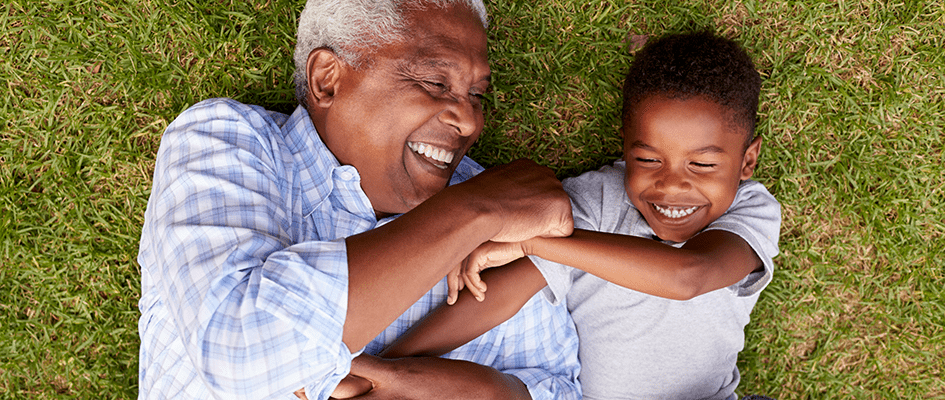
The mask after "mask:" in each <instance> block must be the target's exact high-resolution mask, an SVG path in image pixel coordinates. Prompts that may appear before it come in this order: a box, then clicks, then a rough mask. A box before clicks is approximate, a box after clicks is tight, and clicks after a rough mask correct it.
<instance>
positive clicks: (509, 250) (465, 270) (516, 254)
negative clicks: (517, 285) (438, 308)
mask: <svg viewBox="0 0 945 400" xmlns="http://www.w3.org/2000/svg"><path fill="white" fill-rule="evenodd" d="M526 243H527V242H485V243H483V244H482V245H480V246H479V247H478V248H476V250H473V251H472V253H470V254H469V256H468V257H466V259H465V260H463V265H462V267H461V269H462V271H461V274H460V275H461V277H462V281H463V282H464V283H465V286H466V287H467V288H469V292H470V293H472V294H473V296H475V297H476V300H479V301H482V300H484V299H485V298H486V294H485V292H486V289H487V285H486V283H485V282H483V281H482V279H481V278H480V277H479V273H480V272H482V271H483V270H486V269H488V268H493V267H498V266H502V265H505V264H508V263H510V262H512V261H515V260H517V259H519V258H522V257H525V256H526V255H527V254H528V253H527V250H526ZM457 287H458V289H457V290H456V291H454V290H453V285H452V284H451V285H450V293H449V297H447V300H446V301H447V303H449V304H453V302H455V301H456V297H457V295H458V293H459V291H460V290H462V285H457ZM450 299H452V302H451V301H450Z"/></svg>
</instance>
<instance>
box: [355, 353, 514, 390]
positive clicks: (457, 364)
mask: <svg viewBox="0 0 945 400" xmlns="http://www.w3.org/2000/svg"><path fill="white" fill-rule="evenodd" d="M351 373H352V374H354V375H357V376H361V377H364V378H365V379H367V380H369V381H371V382H372V383H373V386H374V388H373V389H372V390H371V391H369V392H367V393H366V394H364V395H362V396H358V397H354V398H355V399H363V400H381V399H406V400H411V399H417V400H426V399H480V398H487V399H523V400H524V399H531V396H530V395H529V393H528V389H527V388H526V387H525V384H523V383H522V381H520V380H519V379H518V378H516V377H514V376H511V375H506V374H503V373H501V372H499V371H496V370H495V369H493V368H490V367H486V366H482V365H479V364H476V363H472V362H468V361H460V360H450V359H443V358H436V357H408V358H399V359H393V360H385V359H382V358H379V357H375V356H372V355H368V354H362V355H360V356H358V357H356V358H355V359H354V360H352V362H351Z"/></svg>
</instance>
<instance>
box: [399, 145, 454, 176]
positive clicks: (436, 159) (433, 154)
mask: <svg viewBox="0 0 945 400" xmlns="http://www.w3.org/2000/svg"><path fill="white" fill-rule="evenodd" d="M407 147H409V148H410V150H413V152H414V153H417V154H419V155H421V156H424V157H426V158H427V159H428V161H430V164H433V166H435V167H437V168H439V169H446V168H447V167H449V165H450V163H451V162H453V157H454V155H453V152H451V151H449V150H446V149H444V148H440V147H436V146H433V145H431V144H428V143H420V142H407Z"/></svg>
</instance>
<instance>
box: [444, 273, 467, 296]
mask: <svg viewBox="0 0 945 400" xmlns="http://www.w3.org/2000/svg"><path fill="white" fill-rule="evenodd" d="M462 273H463V265H462V264H460V265H459V266H458V267H456V268H454V269H453V270H452V271H450V273H449V274H447V275H446V284H447V285H448V286H449V293H448V294H447V296H446V304H449V305H453V304H455V303H456V298H457V297H458V296H459V292H462V291H463V287H464V286H466V285H465V282H464V280H463V278H462V277H461V275H462Z"/></svg>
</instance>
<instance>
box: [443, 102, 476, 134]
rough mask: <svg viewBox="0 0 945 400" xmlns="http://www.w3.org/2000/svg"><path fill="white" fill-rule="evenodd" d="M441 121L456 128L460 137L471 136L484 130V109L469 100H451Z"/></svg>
mask: <svg viewBox="0 0 945 400" xmlns="http://www.w3.org/2000/svg"><path fill="white" fill-rule="evenodd" d="M440 121H442V122H443V123H445V124H447V125H450V126H452V127H455V128H456V130H457V132H456V133H457V134H458V135H460V136H471V135H474V134H476V133H477V132H479V131H481V130H482V108H481V107H479V106H477V105H476V104H473V102H472V101H471V100H470V99H468V98H454V99H450V100H449V101H448V104H447V106H446V109H445V110H443V112H441V113H440Z"/></svg>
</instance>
